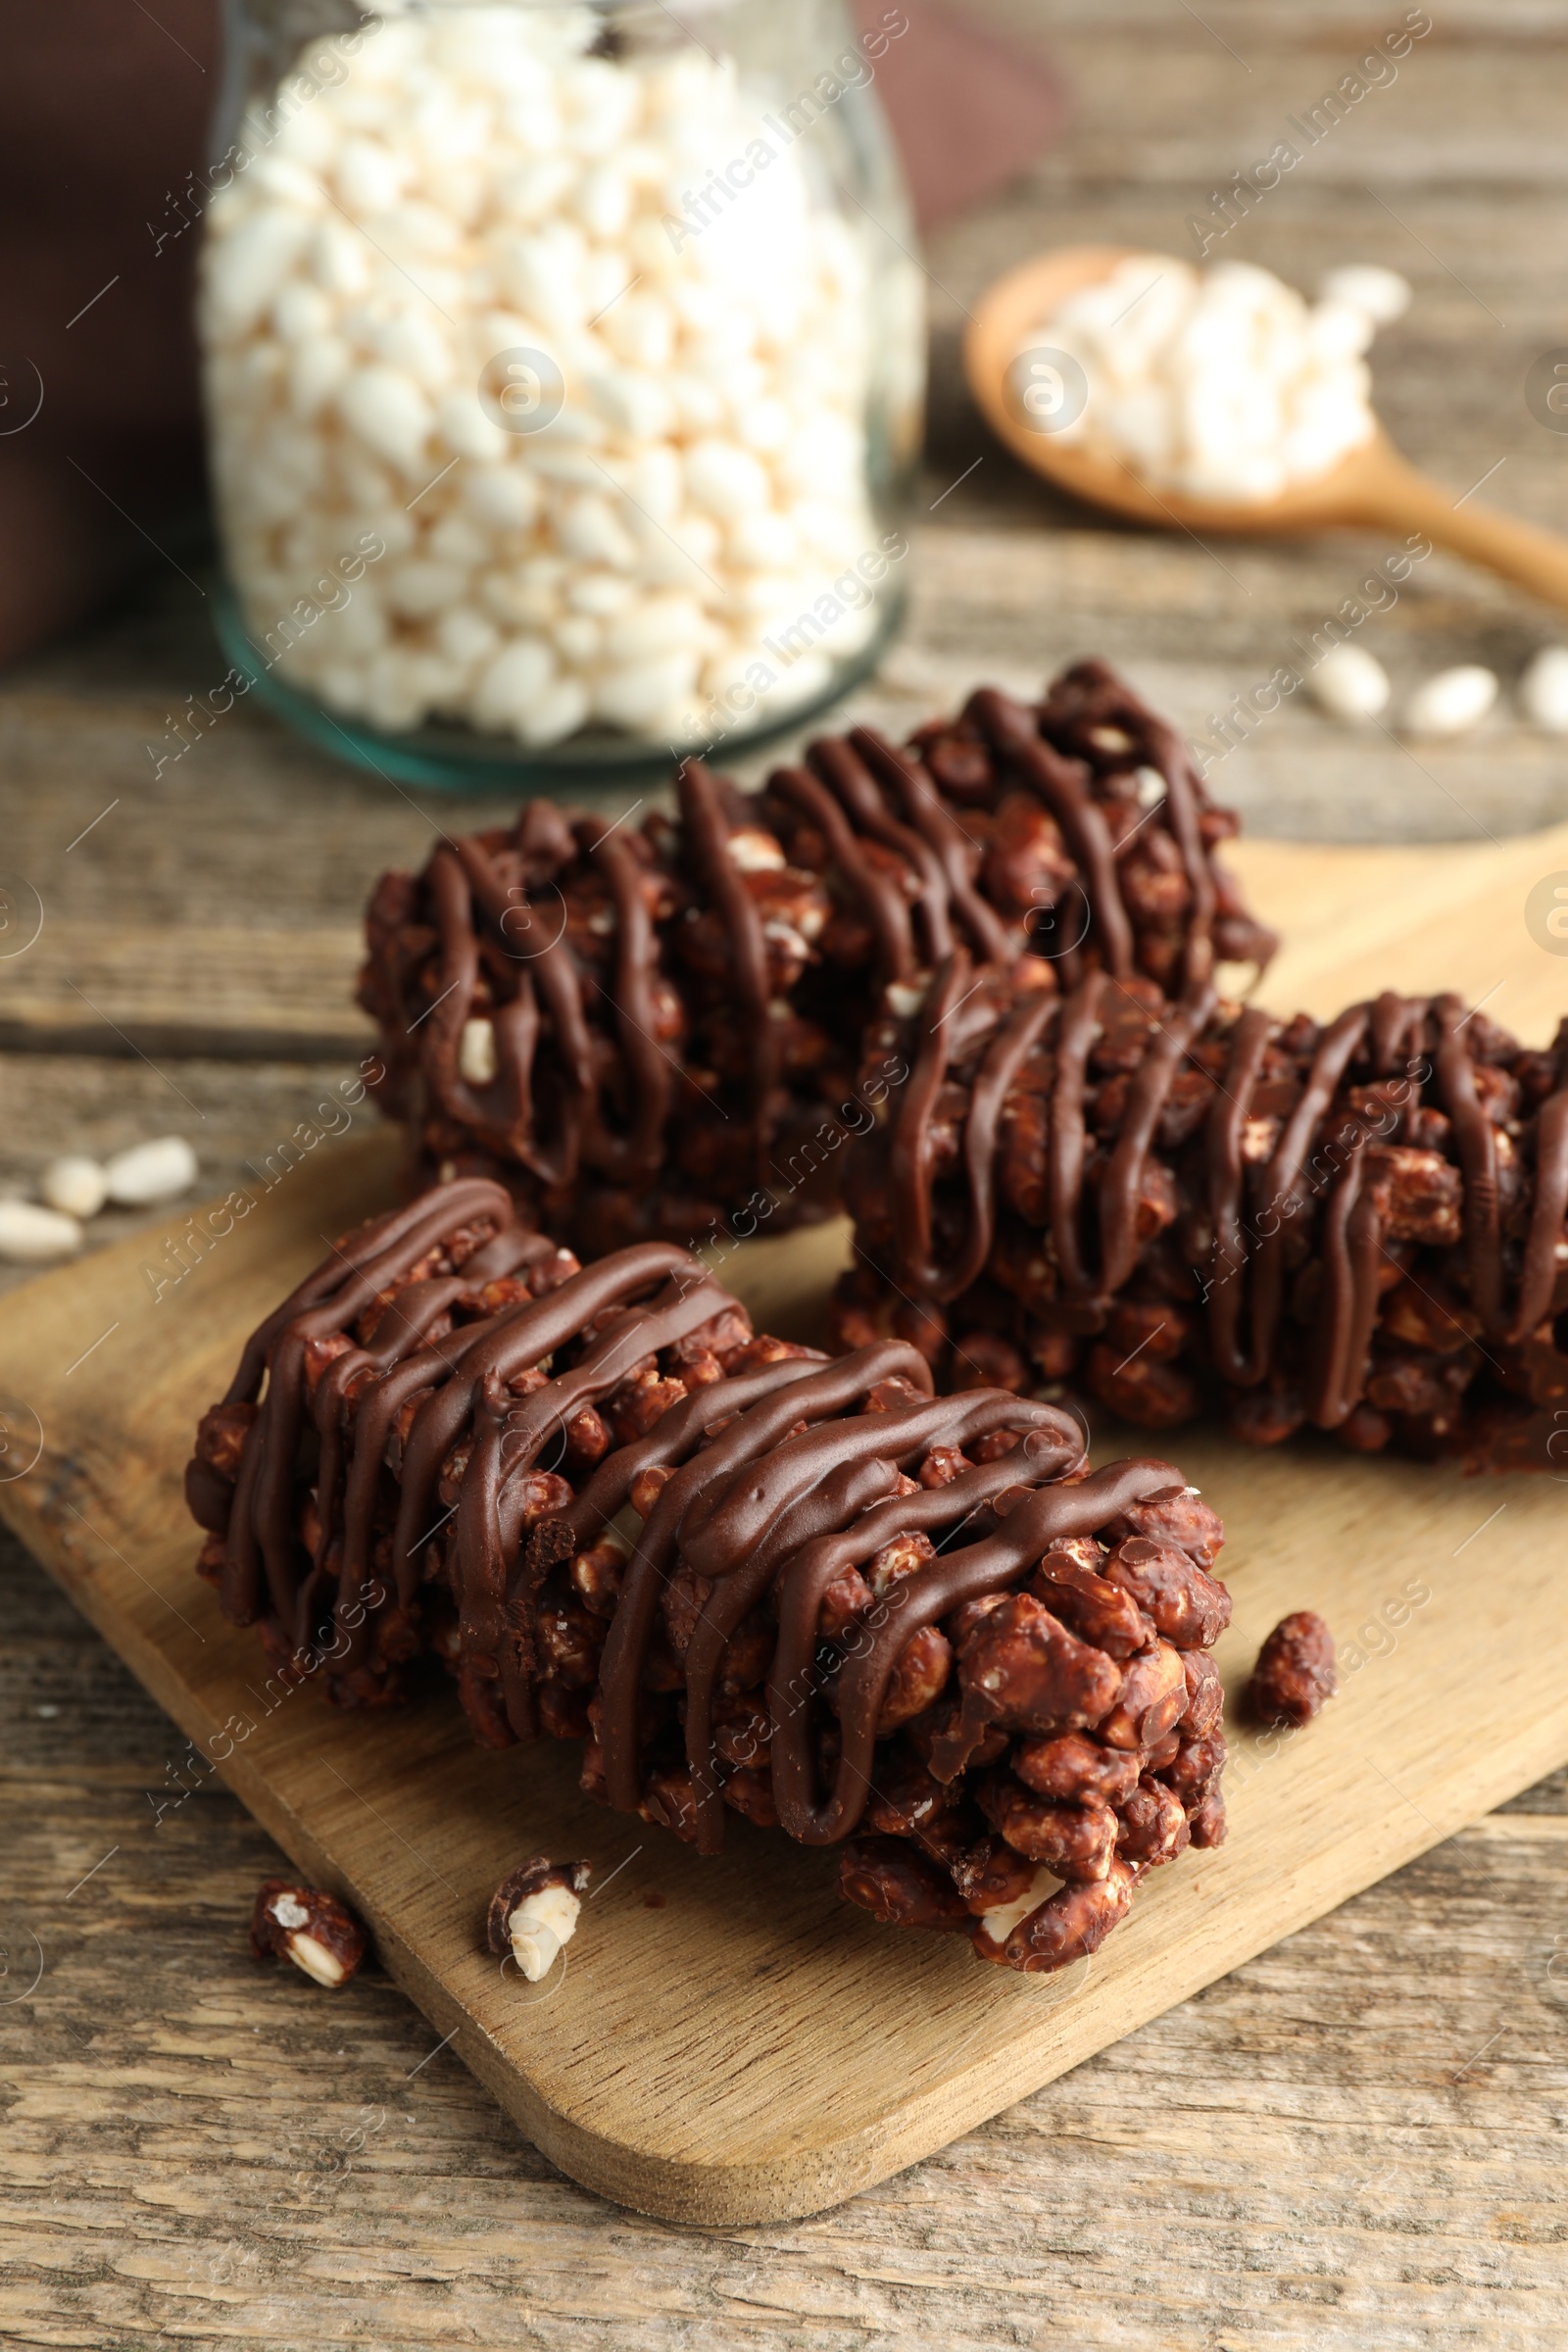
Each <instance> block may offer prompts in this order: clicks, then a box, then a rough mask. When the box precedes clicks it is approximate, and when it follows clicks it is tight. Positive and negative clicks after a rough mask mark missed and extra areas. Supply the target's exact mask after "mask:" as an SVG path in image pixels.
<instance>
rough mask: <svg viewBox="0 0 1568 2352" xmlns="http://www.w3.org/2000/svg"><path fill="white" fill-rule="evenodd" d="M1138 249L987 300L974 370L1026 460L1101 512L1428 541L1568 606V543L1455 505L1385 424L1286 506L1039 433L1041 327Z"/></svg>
mask: <svg viewBox="0 0 1568 2352" xmlns="http://www.w3.org/2000/svg"><path fill="white" fill-rule="evenodd" d="M1136 252H1137V248H1135V247H1133V246H1129V245H1063V246H1059V247H1057V249H1056V250H1055V251H1054V252H1052V253H1043V254H1040V255H1039V256H1037V258H1036V259H1035V260H1034V261H1032V262H1025V263H1024V264H1023V266H1022V267H1021V268H1020V269H1017V270H1009V272H1008V274H1007V275H1006V276H1005V277H1003V278H999V279H998V280H997V283H996V284H995V285H994V286H992V287H991V288H989V290H988V291H987V293H986V294H985V296H984V297H983V299H982V301H981V303H980V306H979V309H978V310H977V312H976V313H975V316H974V318H973V319H972V320H971V322H970V325H969V329H968V332H967V334H966V335H965V337H964V353H963V357H964V369H965V372H966V374H967V375H968V379H969V388H970V390H971V391H972V392H973V394H974V396H975V399H976V400H977V401H978V402H979V404H980V408H981V410H982V412H983V414H984V416H985V417H986V419H987V421H988V423H989V424H990V425H991V426H992V428H993V430H994V431H995V432H996V433H997V434H998V435H999V436H1000V437H1001V438H1002V439H1003V440H1004V441H1005V443H1006V445H1007V447H1008V448H1009V449H1010V450H1011V451H1012V453H1013V455H1014V456H1015V457H1018V458H1021V459H1022V460H1023V463H1024V464H1025V465H1026V466H1032V467H1033V468H1034V470H1035V472H1036V473H1042V474H1044V475H1045V476H1046V477H1047V479H1048V480H1050V481H1053V482H1056V483H1058V484H1059V485H1060V487H1061V488H1062V489H1064V490H1070V491H1071V492H1072V494H1073V495H1074V497H1075V498H1081V499H1084V500H1086V501H1087V502H1088V503H1089V504H1090V505H1092V506H1101V507H1109V508H1111V509H1112V510H1113V511H1114V512H1115V513H1116V514H1118V515H1130V516H1131V517H1132V519H1133V520H1134V521H1136V522H1146V523H1152V524H1155V525H1156V526H1158V527H1161V528H1167V529H1177V530H1188V531H1191V532H1193V533H1194V535H1195V536H1196V537H1199V538H1201V537H1202V536H1203V535H1204V534H1205V533H1208V532H1247V533H1250V534H1253V535H1255V536H1266V537H1270V538H1274V537H1279V536H1282V535H1284V534H1288V533H1290V532H1292V531H1328V530H1339V529H1352V528H1372V529H1382V530H1391V531H1397V532H1399V533H1400V534H1401V535H1403V534H1406V533H1409V532H1412V531H1420V532H1424V533H1425V535H1426V536H1427V538H1429V539H1431V540H1432V541H1433V542H1434V543H1435V544H1436V545H1437V546H1439V547H1447V548H1451V549H1452V550H1453V552H1454V553H1455V554H1456V555H1460V556H1468V557H1469V558H1470V560H1471V562H1472V563H1475V564H1486V565H1488V566H1489V568H1490V569H1491V570H1493V571H1496V572H1500V573H1501V574H1502V576H1503V578H1504V579H1507V580H1516V581H1517V582H1518V583H1519V585H1520V586H1521V587H1522V588H1528V589H1530V590H1531V591H1532V592H1533V593H1534V594H1535V595H1536V596H1539V597H1543V598H1544V599H1545V601H1546V603H1547V604H1553V605H1564V606H1568V540H1563V539H1559V538H1557V537H1556V536H1555V534H1554V533H1552V532H1550V531H1540V530H1537V529H1535V527H1534V526H1533V525H1532V524H1530V523H1528V522H1515V521H1514V519H1513V517H1512V515H1499V514H1498V513H1497V512H1496V510H1495V508H1493V507H1480V506H1472V505H1471V503H1470V501H1469V498H1468V496H1466V498H1465V499H1464V501H1463V503H1462V504H1460V505H1455V503H1454V501H1453V500H1452V498H1450V496H1449V495H1448V493H1447V491H1446V490H1445V489H1444V488H1443V486H1442V484H1441V483H1439V482H1434V481H1432V480H1431V479H1430V478H1429V476H1428V475H1426V474H1424V473H1418V472H1417V471H1416V469H1415V467H1414V466H1409V465H1406V463H1405V461H1404V459H1403V458H1401V457H1400V455H1399V453H1398V451H1397V449H1396V448H1395V446H1394V444H1393V442H1392V441H1390V439H1389V438H1388V435H1387V434H1386V433H1385V432H1384V431H1383V429H1382V427H1381V426H1379V427H1378V429H1377V431H1376V432H1375V433H1374V434H1373V436H1372V438H1371V440H1369V441H1365V442H1363V443H1362V444H1361V446H1360V448H1358V449H1353V450H1351V451H1350V453H1349V455H1348V457H1345V458H1342V459H1341V460H1340V462H1339V464H1338V465H1336V466H1331V467H1330V468H1329V470H1328V472H1327V473H1321V474H1318V475H1316V476H1315V477H1314V478H1313V479H1311V480H1309V481H1304V482H1298V483H1295V484H1294V485H1293V486H1292V487H1291V488H1290V489H1289V490H1287V491H1285V492H1284V494H1283V495H1282V496H1281V497H1279V498H1273V499H1268V500H1258V501H1255V502H1250V503H1248V504H1245V505H1237V504H1235V503H1233V502H1231V501H1228V500H1219V499H1206V498H1186V497H1184V496H1183V495H1182V493H1181V492H1180V491H1178V490H1167V489H1164V488H1160V489H1157V490H1156V489H1152V488H1151V486H1150V485H1149V483H1147V482H1146V481H1145V480H1144V479H1143V478H1142V476H1141V475H1139V474H1137V473H1135V472H1133V470H1132V468H1131V467H1130V466H1123V465H1117V464H1110V463H1107V462H1106V461H1105V460H1104V459H1103V458H1097V457H1092V456H1090V455H1089V454H1088V452H1087V451H1085V450H1083V449H1082V448H1080V447H1079V446H1078V445H1077V444H1076V443H1074V442H1071V441H1063V440H1059V439H1058V438H1057V437H1056V436H1055V435H1054V434H1053V433H1049V432H1040V431H1034V430H1031V429H1030V427H1029V426H1028V425H1027V424H1026V423H1025V422H1024V421H1023V420H1022V419H1021V417H1019V414H1018V411H1017V407H1016V404H1015V402H1014V401H1013V400H1012V398H1011V397H1010V394H1009V386H1008V380H1007V378H1008V370H1009V368H1011V366H1012V363H1013V361H1014V360H1015V359H1016V357H1017V355H1018V352H1019V350H1020V348H1021V347H1022V346H1023V345H1024V344H1025V343H1026V342H1027V340H1028V338H1029V337H1030V335H1031V334H1032V333H1034V332H1035V330H1036V329H1038V330H1039V338H1038V339H1039V341H1040V343H1041V344H1042V345H1043V346H1044V345H1047V344H1049V342H1050V331H1049V327H1048V325H1047V321H1048V320H1049V319H1051V318H1052V316H1053V315H1054V312H1055V310H1056V309H1057V307H1058V305H1059V304H1060V303H1061V302H1062V301H1063V300H1064V298H1065V297H1066V296H1067V295H1068V294H1072V293H1076V292H1077V290H1078V288H1079V287H1080V286H1086V285H1091V284H1093V283H1094V282H1095V281H1096V280H1097V279H1098V278H1103V277H1107V276H1108V275H1109V274H1110V272H1111V270H1114V269H1115V267H1116V265H1117V263H1118V262H1124V261H1128V260H1131V259H1133V258H1134V256H1135V254H1136Z"/></svg>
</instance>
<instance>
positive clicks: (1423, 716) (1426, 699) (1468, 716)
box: [1404, 662, 1497, 735]
mask: <svg viewBox="0 0 1568 2352" xmlns="http://www.w3.org/2000/svg"><path fill="white" fill-rule="evenodd" d="M1496 699H1497V681H1496V679H1495V676H1494V675H1493V673H1492V671H1491V670H1490V669H1483V668H1482V667H1481V664H1480V663H1479V662H1462V663H1461V664H1460V665H1459V667H1458V668H1457V669H1440V670H1439V672H1438V674H1437V676H1436V677H1435V678H1428V679H1427V680H1426V681H1425V682H1424V684H1422V685H1420V686H1418V687H1417V688H1416V690H1415V692H1414V694H1412V695H1411V697H1410V700H1409V702H1408V703H1407V704H1406V705H1405V711H1404V730H1405V733H1406V734H1408V735H1464V734H1467V733H1468V732H1469V730H1470V728H1471V727H1474V726H1479V725H1480V723H1481V721H1482V719H1484V718H1485V717H1486V715H1487V712H1488V711H1490V710H1491V709H1492V706H1493V704H1494V703H1495V701H1496Z"/></svg>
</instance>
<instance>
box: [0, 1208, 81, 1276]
mask: <svg viewBox="0 0 1568 2352" xmlns="http://www.w3.org/2000/svg"><path fill="white" fill-rule="evenodd" d="M80 1248H81V1227H80V1226H79V1225H78V1224H77V1222H76V1220H75V1218H74V1217H68V1216H63V1215H62V1214H61V1212H60V1210H59V1209H57V1208H40V1207H39V1206H38V1203H37V1201H0V1257H7V1258H10V1259H11V1261H12V1263H13V1264H14V1265H19V1266H40V1265H43V1264H45V1263H46V1262H47V1261H48V1260H49V1259H50V1258H52V1257H70V1256H71V1254H72V1252H73V1250H79V1249H80Z"/></svg>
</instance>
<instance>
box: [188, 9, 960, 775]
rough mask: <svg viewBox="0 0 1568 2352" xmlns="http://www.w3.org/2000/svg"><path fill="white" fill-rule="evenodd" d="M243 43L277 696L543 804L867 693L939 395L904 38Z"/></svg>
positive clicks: (208, 242)
mask: <svg viewBox="0 0 1568 2352" xmlns="http://www.w3.org/2000/svg"><path fill="white" fill-rule="evenodd" d="M228 20H229V21H228V43H229V46H228V56H227V77H226V97H225V101H224V117H225V128H224V131H223V133H222V135H221V138H220V140H219V152H220V153H221V155H222V158H223V160H222V162H221V164H220V165H219V166H218V168H217V169H216V170H215V172H214V173H213V179H212V190H211V196H210V201H209V204H208V209H207V221H206V236H205V243H204V251H203V257H202V273H201V293H200V306H199V319H200V329H201V339H202V346H203V355H204V368H205V382H206V399H207V414H208V419H209V435H210V443H211V452H212V468H213V478H214V484H215V490H216V496H217V502H218V509H219V515H220V522H221V534H222V540H223V547H224V553H225V559H226V568H227V577H228V582H229V586H228V588H227V590H226V591H225V592H224V595H223V597H222V600H221V602H222V614H221V628H222V630H223V633H224V637H225V646H226V650H227V652H228V655H229V657H230V659H231V660H232V661H233V662H234V664H235V666H236V668H237V669H238V670H239V671H240V672H241V673H242V675H244V676H245V677H247V678H248V679H249V681H250V683H251V685H252V686H253V687H254V688H255V690H256V691H257V692H258V694H259V695H260V696H261V697H262V699H264V700H265V701H267V702H268V703H270V705H271V706H272V707H273V708H274V709H275V710H278V711H281V712H283V713H284V714H285V715H287V716H288V717H289V718H290V719H292V720H293V721H294V722H295V723H296V724H297V725H298V726H299V727H301V728H302V729H303V730H304V731H305V732H307V733H308V734H310V735H312V736H313V737H315V738H316V739H317V740H318V741H319V742H321V743H323V744H325V745H327V746H328V747H329V748H330V749H332V750H334V751H336V752H338V753H339V754H342V755H346V756H348V757H350V758H354V759H357V760H361V761H363V762H364V763H366V764H368V765H373V766H375V767H378V768H380V769H382V770H383V771H385V772H386V773H388V774H390V775H393V776H397V777H401V778H403V779H405V780H415V781H418V782H421V783H427V784H428V783H434V784H443V785H464V786H472V785H474V784H482V783H486V782H491V783H495V784H497V785H505V786H507V787H508V788H510V789H511V790H513V791H514V792H515V791H517V790H519V789H520V790H522V791H523V792H527V791H529V790H530V789H542V788H546V787H549V786H558V785H561V784H563V783H568V782H569V783H571V784H574V785H581V784H587V783H592V782H594V781H595V780H602V781H611V780H615V781H619V780H623V779H625V778H627V777H636V776H639V775H643V774H651V773H653V772H655V771H656V770H664V771H667V768H668V765H669V762H670V758H671V755H672V754H674V755H677V756H678V755H679V754H680V753H682V752H686V751H705V750H711V749H713V748H714V747H719V748H721V750H722V753H723V755H724V756H725V757H729V756H732V755H734V754H737V753H740V752H742V751H744V750H746V749H748V748H751V747H752V746H755V745H758V744H760V743H762V742H765V741H766V740H767V739H768V738H769V736H774V735H778V734H780V733H782V732H784V731H786V730H787V729H789V728H791V727H794V726H797V725H799V724H800V723H801V722H802V720H803V719H806V718H809V716H811V715H812V714H813V713H814V712H815V711H819V710H821V709H824V708H825V707H826V706H827V705H828V704H830V703H831V702H833V701H834V700H835V699H836V698H837V697H838V696H840V695H841V694H843V693H844V691H845V690H846V688H847V687H849V686H850V685H852V684H853V683H854V682H855V681H856V680H857V679H858V678H859V677H861V676H863V675H864V674H865V673H866V671H867V670H868V669H870V668H871V667H872V666H873V664H874V663H875V661H876V659H877V657H878V655H879V653H880V651H881V649H882V647H883V646H884V645H885V643H886V642H887V639H888V638H889V636H890V635H891V634H892V632H893V630H894V629H895V628H896V626H897V623H898V619H899V616H900V613H901V610H902V606H903V602H904V582H905V574H906V570H907V541H906V539H905V536H904V529H903V525H904V521H905V518H906V504H905V502H906V497H907V486H908V481H909V477H910V473H911V470H912V466H913V462H914V458H915V454H916V449H917V444H918V438H919V429H920V416H921V404H922V396H923V388H924V328H923V302H922V294H923V285H922V279H921V275H920V272H919V269H918V266H917V264H916V263H915V261H914V259H913V231H912V228H911V226H910V221H909V216H908V211H907V203H906V199H905V195H904V189H903V184H902V180H901V176H900V173H899V169H898V165H897V161H896V158H895V155H894V151H893V148H892V144H891V141H890V139H889V137H888V134H887V130H886V126H885V123H884V121H883V117H882V112H881V107H880V103H879V100H878V97H877V94H876V86H875V85H876V69H877V64H878V61H879V59H880V58H881V57H883V56H885V55H886V52H887V49H888V47H889V45H890V43H891V42H892V41H893V40H895V39H898V38H901V37H902V34H903V31H904V30H905V29H907V19H906V18H905V17H904V15H903V12H902V11H901V10H899V9H897V8H889V9H887V10H886V11H885V12H884V14H883V16H882V18H881V20H880V22H879V24H878V25H877V27H876V28H875V29H873V30H871V31H869V32H864V33H859V32H857V31H855V30H853V29H852V26H851V24H850V20H849V16H848V13H847V11H846V9H845V7H844V6H843V5H842V4H841V0H680V4H679V5H676V6H665V5H663V4H662V0H381V4H380V6H379V7H378V9H377V10H376V12H375V13H374V14H373V15H368V16H362V14H361V13H360V11H359V10H358V9H357V8H356V7H354V6H352V5H350V4H349V0H228ZM235 683H236V686H237V685H238V683H239V681H238V680H237V679H236V681H235Z"/></svg>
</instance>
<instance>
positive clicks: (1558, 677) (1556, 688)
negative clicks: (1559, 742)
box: [1519, 645, 1568, 735]
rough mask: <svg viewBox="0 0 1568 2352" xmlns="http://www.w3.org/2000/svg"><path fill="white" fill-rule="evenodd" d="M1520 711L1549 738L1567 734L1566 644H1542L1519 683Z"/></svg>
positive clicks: (1567, 687) (1567, 673)
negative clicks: (1543, 729)
mask: <svg viewBox="0 0 1568 2352" xmlns="http://www.w3.org/2000/svg"><path fill="white" fill-rule="evenodd" d="M1519 708H1520V710H1521V711H1523V712H1524V714H1525V716H1526V718H1528V719H1530V720H1531V721H1532V723H1533V724H1534V725H1536V726H1538V727H1544V728H1545V730H1546V732H1547V733H1548V734H1549V735H1568V645H1544V646H1543V647H1542V649H1541V651H1540V653H1539V654H1538V655H1537V656H1536V658H1535V660H1534V661H1533V662H1531V664H1530V666H1529V668H1528V669H1527V670H1526V671H1525V674H1524V676H1523V677H1522V678H1521V679H1520V681H1519Z"/></svg>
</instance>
